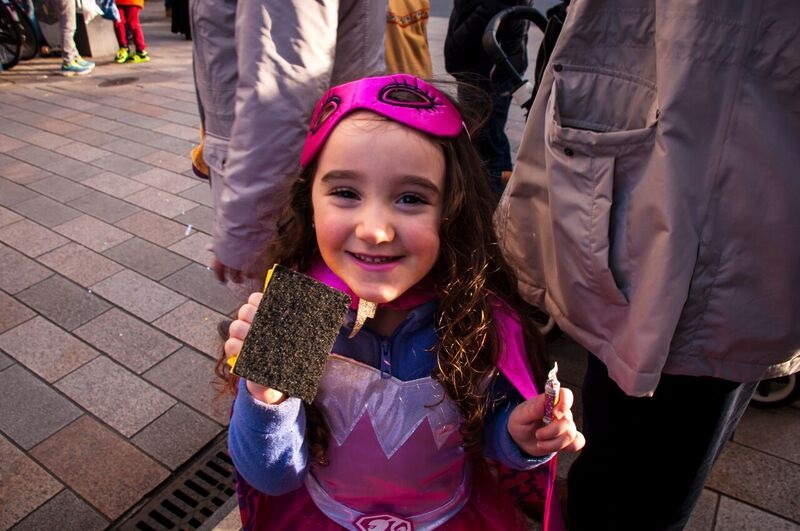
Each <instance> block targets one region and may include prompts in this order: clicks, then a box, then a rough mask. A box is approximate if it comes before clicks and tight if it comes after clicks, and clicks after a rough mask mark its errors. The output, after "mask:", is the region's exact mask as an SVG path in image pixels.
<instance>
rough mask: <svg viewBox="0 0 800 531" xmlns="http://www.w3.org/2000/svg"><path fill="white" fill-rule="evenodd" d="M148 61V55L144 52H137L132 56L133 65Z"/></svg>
mask: <svg viewBox="0 0 800 531" xmlns="http://www.w3.org/2000/svg"><path fill="white" fill-rule="evenodd" d="M149 60H150V55H149V54H148V53H147V51H146V50H145V51H143V52H140V51H138V50H137V51H136V53H135V54H133V62H134V63H146V62H147V61H149Z"/></svg>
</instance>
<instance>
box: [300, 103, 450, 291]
mask: <svg viewBox="0 0 800 531" xmlns="http://www.w3.org/2000/svg"><path fill="white" fill-rule="evenodd" d="M444 171H445V164H444V155H443V154H442V151H441V148H440V147H439V146H438V145H437V144H435V143H433V142H432V141H431V140H429V139H428V138H427V137H425V136H424V135H423V134H421V133H418V132H416V131H414V130H412V129H410V128H408V127H405V126H403V125H400V124H397V123H395V122H390V121H386V120H384V119H382V118H379V117H377V116H376V115H374V114H371V113H367V112H358V113H354V114H353V115H352V116H350V117H348V118H346V119H344V120H343V121H342V122H341V123H339V124H338V125H337V126H336V128H335V129H334V130H333V132H332V133H331V136H330V138H329V139H328V141H327V142H326V144H325V147H324V148H323V149H322V151H321V152H320V155H319V159H318V166H317V170H316V173H315V175H314V182H313V185H312V190H311V198H312V206H313V210H314V223H315V227H316V236H317V243H318V245H319V249H320V253H321V254H322V258H323V260H325V262H326V263H327V264H328V266H329V267H330V268H331V269H332V270H333V272H334V273H336V274H337V275H338V276H339V277H340V278H341V279H342V280H344V281H345V282H346V283H347V285H348V286H350V289H352V290H353V291H354V292H355V293H356V294H357V295H358V296H359V297H360V298H363V299H366V300H369V301H372V302H377V303H385V302H390V301H392V300H394V299H396V298H397V297H399V296H400V295H402V294H403V293H404V292H405V291H406V290H408V289H409V288H410V287H412V286H413V285H414V284H416V283H417V282H419V281H420V280H422V279H423V278H425V276H426V275H427V274H428V272H430V270H431V268H433V265H434V264H435V263H436V260H437V258H438V256H439V226H440V223H441V216H442V204H443V197H444V186H445V183H444V180H445V179H444Z"/></svg>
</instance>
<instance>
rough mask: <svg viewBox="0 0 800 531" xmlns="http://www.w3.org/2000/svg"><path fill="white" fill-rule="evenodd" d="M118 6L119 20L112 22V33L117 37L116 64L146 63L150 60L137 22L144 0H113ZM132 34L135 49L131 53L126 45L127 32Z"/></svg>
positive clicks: (140, 26)
mask: <svg viewBox="0 0 800 531" xmlns="http://www.w3.org/2000/svg"><path fill="white" fill-rule="evenodd" d="M114 1H115V2H116V4H117V7H118V8H119V20H118V21H115V22H114V35H116V37H117V44H119V51H118V52H117V56H116V57H115V58H114V61H116V62H117V63H118V64H123V63H125V62H128V61H132V62H134V63H146V62H147V61H149V60H150V55H149V54H148V53H147V44H145V42H144V31H143V30H142V25H141V23H140V22H139V13H140V12H141V11H142V8H143V7H144V0H114ZM129 32H130V34H131V35H132V36H133V44H134V45H135V46H136V51H135V52H133V53H131V50H130V48H129V47H128V44H129V43H128V33H129Z"/></svg>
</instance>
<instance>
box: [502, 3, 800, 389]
mask: <svg viewBox="0 0 800 531" xmlns="http://www.w3.org/2000/svg"><path fill="white" fill-rule="evenodd" d="M798 211H800V2H797V1H796V0H757V1H756V0H750V1H746V0H713V1H711V0H709V1H701V0H694V1H683V0H647V1H646V0H584V1H581V0H577V1H574V2H573V3H572V5H571V7H570V12H569V15H568V18H567V23H566V25H565V27H564V29H563V32H562V34H561V36H560V38H559V42H558V44H557V47H556V50H555V51H554V55H553V57H552V59H551V61H550V64H549V66H548V68H547V72H546V74H545V76H544V79H543V80H542V85H541V90H540V91H539V93H538V94H537V97H536V100H535V102H534V106H533V109H532V112H531V116H530V118H529V120H528V124H527V126H526V130H525V134H524V136H523V139H522V143H521V146H520V148H519V153H518V160H517V163H516V167H515V171H514V175H513V177H512V179H511V182H510V183H509V186H508V188H507V190H506V193H505V195H504V196H503V198H502V200H501V204H500V206H499V208H498V211H497V216H496V221H497V226H498V229H499V231H500V233H501V238H502V242H503V247H504V250H505V252H506V254H507V256H508V257H509V259H510V260H511V261H512V263H513V264H514V265H515V266H516V268H517V270H518V271H519V275H520V288H521V291H522V293H523V295H524V296H525V297H526V298H527V299H528V300H530V301H531V302H533V303H536V304H539V305H541V306H543V307H545V308H546V310H547V311H548V312H550V314H551V315H553V316H554V317H555V319H556V321H557V323H558V325H559V326H560V327H561V328H562V329H563V330H564V331H566V333H568V334H569V335H570V336H572V337H573V338H574V339H576V340H577V341H578V342H580V343H581V344H582V345H583V346H585V347H586V348H587V349H589V350H590V351H591V352H593V353H595V354H596V355H597V356H598V357H599V358H600V359H601V360H603V362H604V363H605V364H606V365H607V366H608V369H609V373H610V376H611V377H612V378H613V379H614V380H615V381H616V382H617V384H618V385H619V386H620V387H621V388H622V389H623V390H624V391H625V392H626V393H628V394H630V395H637V396H639V395H648V394H651V393H652V392H653V390H654V389H655V387H656V385H657V384H658V381H659V378H660V375H661V374H662V373H669V374H686V375H698V376H714V377H718V378H724V379H728V380H734V381H756V380H759V379H762V378H766V377H771V376H777V375H782V374H787V373H792V372H795V371H797V370H798V369H800V350H799V349H800V215H798Z"/></svg>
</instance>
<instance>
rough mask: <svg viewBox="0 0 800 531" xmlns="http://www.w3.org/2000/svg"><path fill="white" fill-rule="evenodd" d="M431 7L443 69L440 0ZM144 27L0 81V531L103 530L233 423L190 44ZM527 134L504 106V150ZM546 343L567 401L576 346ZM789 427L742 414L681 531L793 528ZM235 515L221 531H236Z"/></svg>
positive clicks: (783, 417) (795, 420)
mask: <svg viewBox="0 0 800 531" xmlns="http://www.w3.org/2000/svg"><path fill="white" fill-rule="evenodd" d="M432 4H433V6H432V8H433V10H432V15H433V16H432V18H431V19H430V23H429V37H430V45H431V50H432V53H433V59H434V69H435V72H436V74H437V75H440V76H443V75H444V68H443V59H442V57H441V50H442V45H443V42H444V34H445V31H446V23H447V16H448V14H449V9H450V5H451V3H450V1H449V0H433V2H432ZM142 20H143V26H144V31H145V35H146V37H147V40H148V43H149V49H150V52H151V56H152V61H151V62H150V63H147V64H136V65H133V64H128V65H117V64H115V63H114V62H113V60H112V59H113V58H112V57H100V58H96V59H97V62H98V66H97V68H96V70H95V71H94V72H93V73H92V75H90V76H86V77H81V78H69V79H67V78H63V77H62V76H60V75H58V67H59V64H60V61H59V60H58V59H55V58H39V59H35V60H32V61H28V62H23V63H21V64H20V65H19V66H17V67H16V68H14V69H13V70H10V71H7V72H4V73H2V74H0V529H9V528H13V529H20V530H21V529H34V530H36V529H69V530H71V529H76V530H91V529H104V528H108V527H114V526H115V525H118V524H120V523H121V522H123V521H124V520H125V518H126V517H127V516H128V515H130V513H131V511H132V510H135V509H136V508H137V507H138V506H139V505H140V504H141V503H142V502H143V501H146V500H148V499H149V498H150V497H151V496H153V495H155V494H157V493H158V492H159V488H161V487H163V486H164V485H165V484H166V483H167V482H168V481H169V479H170V478H171V477H174V475H175V474H176V472H179V471H181V470H183V469H185V468H186V467H187V466H188V465H189V464H190V463H192V461H193V459H194V458H195V456H197V455H198V454H199V453H200V452H201V451H202V450H203V449H205V448H208V447H209V446H212V445H213V444H214V443H215V442H216V441H218V440H220V438H223V437H224V434H225V430H226V427H227V412H228V406H229V402H228V401H226V400H225V399H223V400H217V399H215V389H214V388H213V387H212V386H211V385H210V382H211V381H212V380H213V378H214V377H213V373H212V368H213V361H214V358H215V356H216V354H217V353H218V352H219V350H220V348H221V345H222V344H221V341H220V340H219V339H218V338H217V336H216V332H215V329H214V326H215V324H216V322H217V321H218V320H219V319H221V318H222V317H223V316H224V315H226V314H231V312H233V311H235V309H236V308H237V307H238V304H239V301H240V300H241V297H242V294H241V292H240V293H238V294H234V293H232V292H231V291H230V290H228V289H226V288H225V287H223V286H220V285H218V284H217V283H216V281H215V280H214V279H213V276H212V274H211V272H210V271H209V270H208V268H207V265H208V263H209V259H210V254H209V253H208V251H207V250H206V246H207V244H208V243H209V241H210V230H211V222H212V216H213V213H212V210H211V197H210V193H209V189H208V185H207V183H205V182H204V181H201V180H199V179H197V178H196V177H195V176H194V175H193V174H192V172H191V169H190V164H189V159H188V154H189V151H190V150H191V148H192V147H193V146H194V145H195V143H196V140H197V131H198V125H199V120H198V117H197V107H196V102H195V93H194V86H193V80H192V71H191V44H190V43H189V42H188V41H185V40H184V39H183V38H182V37H181V36H178V35H174V34H172V33H170V28H169V21H168V20H166V19H164V17H163V12H162V10H161V4H160V2H148V3H147V5H146V7H145V10H144V13H143V17H142ZM535 39H536V36H535V34H532V40H533V41H535ZM532 46H535V42H534V43H532ZM523 127H524V116H523V115H522V112H521V110H519V109H516V108H515V109H512V115H511V119H510V121H509V126H508V133H509V137H510V139H511V141H512V144H513V146H514V148H515V149H516V146H517V145H518V143H519V139H520V138H521V134H522V129H523ZM551 346H552V354H553V356H554V358H555V359H557V360H558V362H559V366H560V367H561V375H562V380H563V381H564V383H565V384H566V385H569V386H571V387H573V388H574V389H576V390H577V389H578V388H579V387H580V384H581V380H582V378H581V376H582V372H583V370H584V365H585V352H584V351H583V350H582V349H581V348H580V347H578V346H576V345H575V344H574V343H572V342H571V341H570V340H569V339H567V338H562V339H560V340H558V341H556V342H555V343H553V344H552V345H551ZM580 407H581V406H580V401H579V400H578V402H577V404H576V410H577V411H578V412H580ZM676 429H679V427H676ZM799 434H800V403H798V402H796V403H795V404H793V405H792V406H790V407H785V408H782V409H776V410H757V409H753V408H751V409H749V410H748V411H747V413H746V414H745V417H744V419H743V421H742V423H741V425H740V427H739V429H738V430H737V431H736V433H735V435H734V437H733V440H732V441H731V442H730V443H729V444H728V445H727V447H726V449H725V450H724V452H723V454H722V456H721V458H720V460H719V462H718V463H717V465H716V466H715V468H714V471H713V473H712V476H711V478H710V480H709V482H708V485H707V488H706V489H705V491H704V493H703V496H702V498H701V500H700V504H699V505H698V507H697V509H696V510H695V512H694V515H693V517H692V520H691V521H690V524H689V529H692V530H695V531H706V530H756V529H758V530H760V529H782V530H790V529H793V530H798V529H800V502H799V501H798V499H799V498H798V494H797V493H798V492H800V442H798V440H799V439H798V435H799ZM687 436H691V434H687ZM676 451H679V449H676ZM570 462H571V459H570V458H569V456H563V457H562V459H561V461H560V476H562V477H563V476H565V474H566V470H567V468H568V466H569V463H570ZM647 487H650V488H653V489H654V490H655V486H632V488H647ZM235 513H236V510H235V509H234V510H233V511H231V510H230V508H229V507H228V508H226V511H225V514H220V515H215V517H217V518H216V521H217V522H219V521H221V520H223V518H224V517H226V516H227V518H226V519H225V520H224V525H222V524H220V525H221V526H222V527H221V528H226V529H229V528H230V529H235V528H236V525H237V523H236V518H235ZM212 520H213V519H212Z"/></svg>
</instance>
